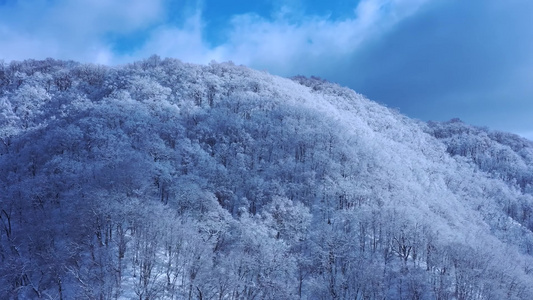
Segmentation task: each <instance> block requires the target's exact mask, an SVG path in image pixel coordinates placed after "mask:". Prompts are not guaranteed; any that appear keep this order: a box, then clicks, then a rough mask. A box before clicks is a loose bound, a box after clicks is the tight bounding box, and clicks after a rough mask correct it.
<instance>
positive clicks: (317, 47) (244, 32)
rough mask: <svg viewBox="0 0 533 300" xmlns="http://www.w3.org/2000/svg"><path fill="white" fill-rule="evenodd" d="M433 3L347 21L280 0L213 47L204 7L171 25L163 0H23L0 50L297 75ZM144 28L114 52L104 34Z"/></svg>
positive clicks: (369, 8) (415, 2)
mask: <svg viewBox="0 0 533 300" xmlns="http://www.w3.org/2000/svg"><path fill="white" fill-rule="evenodd" d="M427 1H430V0H362V1H360V2H359V4H358V5H357V6H356V7H354V13H353V17H352V18H348V19H345V20H332V19H329V18H328V17H327V16H326V17H320V16H301V15H299V18H298V19H297V20H295V19H294V18H291V15H295V14H293V13H292V12H291V8H290V6H287V5H282V6H280V7H279V11H278V12H274V13H273V14H272V16H273V18H272V19H266V18H262V17H259V16H257V15H253V14H243V15H236V16H234V17H233V19H232V22H231V24H230V28H229V29H228V32H229V34H228V39H227V40H226V41H225V42H223V43H222V44H220V45H215V46H212V45H210V44H209V43H208V42H207V41H206V40H205V36H204V33H205V32H204V30H205V29H204V26H203V25H204V23H203V20H202V14H201V9H200V8H197V11H196V13H195V14H193V15H191V16H190V17H189V18H187V19H186V20H185V22H183V25H180V26H177V25H171V24H165V22H166V21H167V20H166V19H167V14H168V13H169V12H168V11H165V10H166V9H167V8H166V7H165V4H168V3H166V1H165V0H154V1H145V0H114V1H109V0H76V1H74V0H58V1H54V2H51V1H38V2H36V4H35V3H33V4H31V3H30V2H28V1H19V2H17V4H15V5H16V7H11V8H10V9H9V11H8V10H7V9H5V8H4V9H3V8H2V7H0V33H2V34H1V36H0V43H1V44H2V47H1V48H0V56H1V57H3V58H4V59H7V60H11V59H24V58H30V57H31V58H45V57H55V58H64V59H75V60H80V61H89V62H99V63H123V62H127V61H131V60H135V59H140V58H144V57H148V56H150V55H151V54H159V55H161V56H170V57H177V58H180V59H182V60H183V61H189V62H197V63H206V62H208V61H210V60H212V59H215V60H219V61H220V60H233V61H235V62H236V63H242V64H246V65H250V66H252V67H259V68H267V69H268V70H269V71H272V72H274V73H278V74H293V73H298V70H296V69H297V68H299V67H301V66H303V65H306V64H313V63H315V64H316V62H317V60H320V59H331V58H338V57H342V56H344V55H347V54H350V53H352V52H353V51H355V50H356V49H357V48H358V47H359V46H360V44H361V43H362V42H364V41H365V40H367V39H368V38H369V37H372V36H375V35H376V34H380V33H381V32H383V31H384V30H387V29H389V28H391V26H393V25H394V24H395V23H397V22H399V21H401V20H402V19H404V18H406V17H408V16H410V15H411V14H413V13H415V12H416V11H417V9H419V7H420V6H422V5H423V4H424V3H425V2H427ZM2 20H4V21H2ZM36 24H37V25H36ZM141 33H142V34H145V35H146V34H147V36H145V39H144V44H143V45H141V46H140V47H138V49H136V50H133V51H132V52H129V53H113V51H112V49H113V45H112V44H109V43H110V42H109V40H106V38H109V36H110V35H118V36H120V35H122V34H130V35H131V34H133V35H135V34H141Z"/></svg>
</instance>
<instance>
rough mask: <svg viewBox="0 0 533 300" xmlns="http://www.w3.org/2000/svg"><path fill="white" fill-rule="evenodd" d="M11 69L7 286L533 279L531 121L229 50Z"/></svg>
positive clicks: (465, 290) (4, 240) (0, 109)
mask: <svg viewBox="0 0 533 300" xmlns="http://www.w3.org/2000/svg"><path fill="white" fill-rule="evenodd" d="M0 83H1V84H0V86H1V89H0V91H1V92H0V124H1V126H2V131H1V132H0V134H1V136H0V137H1V139H2V144H3V149H2V150H1V151H0V170H1V171H2V172H0V174H1V175H0V181H1V182H2V185H1V190H0V195H1V196H0V210H1V212H2V213H1V214H0V215H1V221H2V223H1V225H2V226H3V228H2V234H1V235H0V246H1V248H0V257H1V260H2V262H3V264H2V266H1V267H0V270H2V272H1V273H3V274H4V275H3V276H0V282H1V283H2V284H1V286H4V287H5V288H2V289H0V295H2V297H3V298H6V299H17V298H23V299H24V298H45V297H56V298H65V299H76V298H89V299H93V298H100V299H116V298H119V299H128V298H139V299H181V298H189V299H193V298H199V299H203V298H213V297H215V298H219V299H252V298H260V299H298V298H302V299H348V298H351V299H353V298H355V299H377V298H381V299H383V298H386V299H398V298H415V299H435V298H438V299H503V298H507V299H528V298H530V297H531V295H533V290H532V288H531V286H530V282H531V281H532V280H533V274H532V273H531V270H533V258H532V257H531V253H532V251H533V233H532V232H531V231H532V230H533V214H531V213H530V210H531V207H532V206H531V205H532V204H533V195H532V189H531V184H532V182H533V178H531V176H530V175H528V174H531V172H529V171H530V170H531V168H532V166H533V155H532V154H531V153H533V146H532V145H531V142H529V141H527V140H524V139H520V138H517V137H516V136H514V135H510V134H505V133H498V132H490V131H487V130H484V129H479V128H476V127H471V126H469V125H466V124H464V123H460V122H458V121H457V120H455V121H452V122H448V123H435V122H430V123H423V122H420V121H415V120H411V119H409V118H407V117H405V116H403V115H401V114H400V113H398V112H396V111H394V110H391V109H389V108H386V107H383V106H381V105H379V104H377V103H375V102H372V101H370V100H368V99H365V98H364V97H363V96H361V95H359V94H357V93H355V92H354V91H352V90H350V89H347V88H343V87H340V86H338V85H335V84H332V83H329V82H327V81H324V80H319V79H316V78H305V77H301V76H298V77H295V78H292V79H286V78H280V77H276V76H272V75H270V74H267V73H265V72H259V71H254V70H251V69H248V68H246V67H244V66H235V65H233V64H231V63H221V64H218V63H211V64H209V65H206V66H200V65H194V64H186V63H182V62H180V61H178V60H175V59H164V60H162V59H160V58H158V57H156V56H154V57H151V58H149V59H146V60H144V61H139V62H135V63H133V64H129V65H125V66H120V67H105V66H98V65H87V64H79V63H75V62H64V61H56V60H52V59H49V60H45V61H36V60H27V61H23V62H11V63H10V64H0ZM478 145H485V146H484V147H481V148H480V147H478ZM502 153H503V154H505V156H502V155H501V154H502ZM502 158H503V159H502ZM37 224H39V225H38V226H37Z"/></svg>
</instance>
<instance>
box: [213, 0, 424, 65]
mask: <svg viewBox="0 0 533 300" xmlns="http://www.w3.org/2000/svg"><path fill="white" fill-rule="evenodd" d="M428 1H429V0H363V1H361V2H359V4H358V5H357V7H355V8H354V14H353V17H352V18H349V19H345V20H331V19H329V18H328V17H319V16H311V17H304V18H303V19H302V20H300V21H299V22H295V21H294V20H291V19H290V18H285V16H286V15H290V13H287V7H283V10H284V11H283V13H280V14H277V16H278V17H277V18H276V19H274V20H269V19H265V18H261V17H259V16H257V15H253V14H247V15H240V16H235V17H234V19H233V22H232V29H231V32H230V35H229V39H228V40H227V42H226V43H224V44H222V45H220V46H219V47H217V48H216V50H217V53H219V55H221V56H222V57H224V58H226V59H229V60H233V61H235V62H237V63H242V64H246V65H250V66H254V67H259V68H267V69H268V70H269V71H272V72H274V73H279V74H285V75H288V74H294V73H295V72H298V71H297V70H295V68H297V67H298V66H299V65H300V66H301V65H304V64H312V63H315V64H317V63H318V62H319V60H320V59H332V58H333V59H335V58H338V57H342V56H345V55H348V54H350V53H353V51H355V50H356V49H357V48H358V47H359V46H360V45H361V43H363V42H364V41H366V40H367V39H368V38H370V37H374V36H376V35H379V34H382V33H383V32H384V31H386V30H388V29H390V28H391V27H392V26H394V25H395V24H396V23H398V22H399V21H401V20H403V19H405V18H407V17H409V16H411V15H412V14H414V13H415V12H416V11H417V10H418V9H419V8H420V7H421V6H422V5H423V4H425V3H426V2H428ZM321 63H323V62H321Z"/></svg>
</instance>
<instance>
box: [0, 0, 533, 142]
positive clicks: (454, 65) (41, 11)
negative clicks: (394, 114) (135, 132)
mask: <svg viewBox="0 0 533 300" xmlns="http://www.w3.org/2000/svg"><path fill="white" fill-rule="evenodd" d="M532 15H533V1H529V0H508V1H501V0H468V1H465V0H359V1H357V0H352V1H348V0H331V1H316V0H312V1H302V0H285V1H282V0H273V1H261V0H258V1H241V0H228V1H220V0H203V1H194V0H181V1H172V0H0V45H1V46H0V59H3V60H4V61H10V60H22V59H25V58H35V59H41V58H46V57H54V58H60V59H73V60H77V61H82V62H93V63H103V64H112V65H113V64H122V63H127V62H131V61H134V60H138V59H142V58H146V57H148V56H150V55H152V54H158V55H160V56H162V57H174V58H179V59H181V60H182V61H185V62H195V63H208V62H209V61H211V60H216V61H227V60H232V61H233V62H235V63H237V64H244V65H247V66H250V67H252V68H256V69H260V70H267V71H269V72H271V73H273V74H277V75H282V76H292V75H297V74H301V75H307V76H310V75H315V76H319V77H322V78H326V79H328V80H330V81H334V82H338V83H340V84H342V85H345V86H348V87H350V88H353V89H354V90H356V91H357V92H360V93H362V94H364V95H366V96H367V97H369V98H370V99H372V100H375V101H378V102H380V103H383V104H386V105H387V106H389V107H393V108H398V109H399V110H400V111H401V112H402V113H404V114H406V115H408V116H410V117H414V118H417V119H421V120H438V121H443V120H448V119H451V118H455V117H459V118H461V119H463V120H464V121H466V122H468V123H472V124H476V125H486V126H488V127H490V128H492V129H498V130H505V131H511V132H515V133H518V134H521V135H523V136H526V137H528V138H530V139H533V121H532V120H533V118H532V114H533V84H532V83H533V21H532V18H531V16H532Z"/></svg>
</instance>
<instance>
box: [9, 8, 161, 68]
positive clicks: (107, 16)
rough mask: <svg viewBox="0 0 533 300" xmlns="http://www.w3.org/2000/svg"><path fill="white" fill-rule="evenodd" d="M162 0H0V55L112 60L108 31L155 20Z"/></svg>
mask: <svg viewBox="0 0 533 300" xmlns="http://www.w3.org/2000/svg"><path fill="white" fill-rule="evenodd" d="M163 16H164V6H163V0H153V1H144V0H115V1H107V0H76V1H74V0H58V1H27V0H21V1H17V2H14V3H9V4H7V5H4V6H0V44H1V45H2V47H0V57H2V58H3V59H5V60H21V59H26V58H36V59H41V58H46V57H54V58H63V59H75V60H79V61H85V62H100V63H110V62H112V61H113V60H114V59H113V58H112V56H113V55H112V51H111V49H112V47H111V46H112V45H108V44H107V42H106V38H107V37H108V35H110V34H125V33H126V34H127V33H132V32H135V31H136V30H139V29H143V28H146V27H147V26H149V25H151V24H154V23H157V22H159V21H160V20H161V19H162V17H163Z"/></svg>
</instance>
